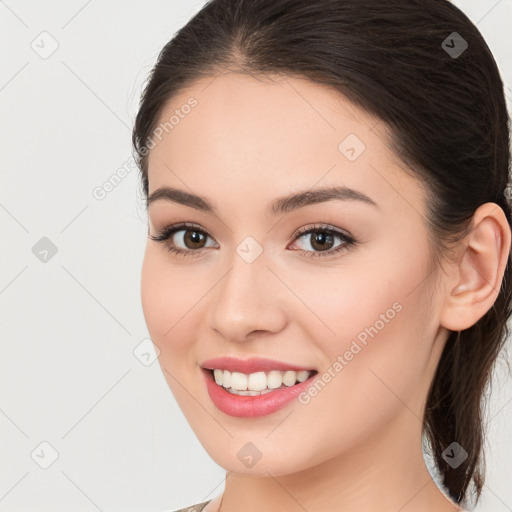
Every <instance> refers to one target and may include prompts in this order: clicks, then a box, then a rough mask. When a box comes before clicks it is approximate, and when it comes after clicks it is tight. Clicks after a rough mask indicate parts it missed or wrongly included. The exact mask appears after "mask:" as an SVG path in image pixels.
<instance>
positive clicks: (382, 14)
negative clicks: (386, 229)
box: [132, 0, 512, 503]
mask: <svg viewBox="0 0 512 512" xmlns="http://www.w3.org/2000/svg"><path fill="white" fill-rule="evenodd" d="M454 32H455V33H457V34H454ZM450 38H451V39H450ZM465 44H467V48H465V50H464V51H462V53H460V52H459V53H460V54H457V53H458V52H455V51H452V50H451V49H453V48H455V49H459V50H460V49H464V45H465ZM227 67H229V68H230V69H231V70H233V71H238V72H244V73H248V74H252V75H255V74H259V75H261V76H263V75H265V74H275V73H278V74H283V75H288V76H299V77H303V78H306V79H309V80H311V81H313V82H316V83H319V84H325V85H328V86H331V87H332V88H333V89H334V90H337V91H339V92H341V93H342V94H344V95H345V96H346V97H348V98H349V99H350V100H351V101H352V102H354V103H355V104H356V105H357V106H359V107H361V108H363V109H365V110H366V111H368V112H369V113H371V114H373V115H375V116H377V117H378V118H380V119H381V120H382V121H384V122H385V123H386V126H388V127H389V128H390V133H391V135H392V137H391V140H390V141H389V143H390V145H391V147H392V149H393V150H394V151H395V152H396V154H397V155H398V156H399V157H400V158H401V159H402V161H403V162H404V163H405V164H406V166H407V167H409V168H410V169H411V170H412V171H413V172H414V175H415V176H416V177H417V178H418V179H420V180H421V181H422V182H423V183H425V184H426V190H427V199H428V202H427V211H428V218H427V219H426V220H427V224H428V227H429V231H428V232H429V235H430V237H431V240H432V242H433V243H432V247H433V251H434V253H435V254H437V255H442V254H444V253H445V251H446V250H447V249H448V248H449V247H450V245H451V244H452V243H456V242H457V241H459V240H460V239H461V238H462V237H463V236H465V234H467V233H468V230H469V229H470V228H471V221H472V216H473V214H474V212H475V210H476V209H477V208H478V207H479V206H480V205H482V204H484V203H486V202H494V203H496V204H497V205H498V206H499V207H501V208H502V209H503V211H504V212H505V215H506V218H507V220H508V223H509V225H511V216H510V207H509V203H508V201H507V197H506V196H505V189H506V186H507V183H508V178H509V164H510V149H509V123H508V113H507V108H506V104H505V98H504V92H503V83H502V80H501V77H500V74H499V71H498V68H497V65H496V62H495V60H494V58H493V56H492V54H491V51H490V50H489V48H488V46H487V44H486V43H485V41H484V39H483V38H482V36H481V34H480V32H479V31H478V29H477V28H476V26H475V25H474V24H473V23H472V22H471V21H470V20H469V19H468V18H467V17H466V16H465V15H464V14H463V13H462V12H461V11H460V10H459V9H458V8H456V7H455V6H453V5H452V4H451V3H449V2H448V1H447V0H387V1H386V2H383V1H381V0H316V1H311V0H212V1H210V2H208V3H206V5H205V6H204V7H203V8H202V9H201V10H200V11H199V12H198V13H197V14H196V15H194V16H193V18H192V19H191V20H190V21H189V22H188V23H187V24H186V25H185V26H184V27H183V28H181V29H180V30H179V31H178V32H177V33H176V34H175V35H174V37H173V38H172V39H171V40H170V41H169V42H168V43H167V44H166V45H165V46H164V48H163V49H162V51H161V53H160V55H159V57H158V61H157V63H156V65H155V66H154V68H153V69H152V71H151V73H150V75H149V77H148V81H147V83H146V84H145V87H144V91H143V94H142V99H141V104H140V109H139V111H138V114H137V117H136V120H135V125H134V129H133V136H132V141H133V147H134V150H135V158H136V160H137V163H138V165H139V168H140V170H141V174H140V176H141V180H142V188H143V191H144V194H145V196H146V199H147V194H148V169H147V155H148V146H149V143H150V142H151V141H152V133H153V131H154V130H155V127H156V126H157V123H158V122H159V117H160V115H161V113H162V110H163V108H164V106H165V104H166V103H167V102H168V101H169V100H170V99H171V98H173V97H174V96H175V95H176V94H177V93H178V92H181V91H182V90H183V89H185V88H186V87H187V86H189V85H191V84H192V82H194V81H195V80H196V79H198V78H201V77H207V76H212V77H213V76H214V75H215V74H217V73H219V72H221V71H223V70H224V69H225V68H227ZM511 295H512V288H511V264H510V255H509V259H508V262H507V266H506V270H505V275H504V278H503V280H502V283H501V288H500V291H499V296H498V298H497V300H496V302H495V304H494V305H493V307H492V308H491V309H490V310H489V311H488V312H487V313H486V314H485V315H484V316H483V317H482V318H481V319H480V320H479V321H478V322H477V323H476V324H475V325H473V326H472V327H470V328H468V329H466V330H464V331H461V332H453V331H450V334H449V338H448V340H447V343H446V346H445V348H444V351H443V354H442V356H441V359H440V362H439V365H438V368H437V372H436V374H435V377H434V379H433V382H432V384H431V388H430V391H429V396H428V400H427V405H426V410H425V415H424V434H425V435H426V438H427V439H428V442H429V447H430V448H429V449H430V450H431V451H432V457H433V459H434V462H435V464H436V466H437V469H438V471H439V473H440V475H441V479H442V483H443V485H444V487H445V488H446V490H447V491H448V493H449V495H450V496H451V497H452V499H454V500H455V501H456V502H457V503H465V502H466V500H467V498H468V491H469V487H470V484H471V483H472V484H473V490H474V494H475V495H476V500H475V501H478V499H479V497H480V494H481V490H482V487H483V483H484V474H485V465H484V456H483V448H484V446H483V440H484V428H483V408H482V404H483V402H484V401H483V397H484V391H485V388H486V386H487V385H488V384H489V382H490V377H491V375H492V369H493V367H494V363H495V361H496V359H497V357H498V355H499V352H500V351H501V348H502V347H503V345H504V342H505V340H506V337H507V336H508V329H507V325H506V320H507V318H508V317H509V316H510V314H511V312H512V310H511ZM454 441H455V442H457V443H458V444H459V445H461V446H462V448H464V450H465V451H466V452H467V453H468V457H467V459H466V460H465V461H464V462H463V463H462V464H461V465H460V466H458V467H457V468H452V467H451V466H450V465H449V464H448V463H447V462H446V461H445V459H444V458H443V456H442V453H443V451H444V450H445V449H446V448H447V447H448V446H449V445H450V444H451V443H452V442H454Z"/></svg>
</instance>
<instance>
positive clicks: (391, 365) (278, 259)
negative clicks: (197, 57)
mask: <svg viewBox="0 0 512 512" xmlns="http://www.w3.org/2000/svg"><path fill="white" fill-rule="evenodd" d="M191 105H193V106H191ZM172 116H174V117H173V118H172V121H171V124H172V128H171V124H167V127H166V130H167V132H168V133H166V131H165V130H162V129H160V131H158V132H157V133H158V134H161V133H163V135H164V136H163V137H161V141H160V140H159V139H158V137H153V140H154V142H156V146H154V147H153V148H152V149H151V151H150V156H149V194H150V198H153V199H152V200H150V202H149V207H148V213H149V234H150V235H151V236H155V237H158V236H159V235H160V234H162V233H163V232H164V231H165V230H166V228H168V227H169V226H173V225H177V224H179V223H183V222H185V223H190V224H192V225H193V226H192V227H186V228H183V227H178V228H177V229H176V232H175V233H174V234H171V235H170V237H169V238H168V239H167V240H166V241H163V242H162V241H160V242H159V241H155V240H152V239H150V238H148V242H147V246H146V252H145V257H144V263H143V269H142V305H143V310H144V315H145V319H146V322H147V326H148V330H149V333H150V335H151V338H152V340H153V342H154V343H155V345H156V346H157V347H158V349H159V350H160V357H159V361H160V365H161V367H162V370H163V372H164V376H165V378H166V379H167V382H168V384H169V386H170V388H171V390H172V392H173V394H174V396H175V397H176V400H177V402H178V404H179V405H180V407H181V409H182V410H183V413H184V414H185V416H186V418H187V420H188V421H189V423H190V425H191V427H192V428H193V430H194V431H195V433H196V435H197V436H198V438H199V440H200V442H201V443H202V444H203V446H204V447H205V449H206V450H207V451H208V453H209V454H210V455H211V456H212V458H213V459H214V460H215V461H216V462H217V463H218V464H219V465H221V466H223V467H224V468H226V469H228V470H231V471H235V472H239V473H250V474H255V475H267V474H268V473H270V474H272V475H284V474H287V473H293V472H297V471H300V470H303V469H307V468H309V467H312V466H315V465H317V464H319V463H322V462H325V461H327V460H329V459H333V458H335V457H337V456H345V457H349V456H351V455H356V454H357V460H358V461H361V460H365V458H367V460H371V459H373V458H375V457H379V456H380V454H382V453H383V452H384V451H387V452H389V453H391V454H396V450H397V447H400V446H407V445H408V444H411V443H416V442H419V440H420V433H421V418H422V414H423V408H424V405H425V400H426V396H427V392H428V387H429V385H430V382H431V380H432V377H433V373H434V371H435V367H436V365H437V362H438V359H439V356H440V353H441V349H442V345H443V343H444V341H445V334H446V331H445V330H444V329H439V311H440V306H441V299H442V297H441V293H440V292H439V291H438V290H439V289H440V288H439V287H437V286H435V283H434V281H435V277H436V272H432V271H431V266H430V259H429V245H428V239H427V231H426V220H425V216H426V215H425V203H424V199H425V191H424V189H423V188H422V187H421V185H420V182H419V181H417V180H416V179H414V178H412V177H411V176H410V175H408V174H406V172H405V171H404V170H403V164H401V163H400V162H399V161H398V160H397V158H396V157H395V156H394V155H393V153H392V152H391V150H390V149H389V148H388V147H387V146H386V143H385V139H384V134H385V130H384V127H383V125H382V123H380V122H377V120H376V119H375V118H373V117H371V116H369V115H368V114H366V113H365V112H364V111H362V110H360V109H359V108H357V107H355V106H354V105H353V104H352V103H350V102H349V101H348V100H347V99H346V98H345V97H344V96H342V95H340V94H338V93H336V92H335V91H333V90H330V89H328V88H326V87H323V86H320V85H317V84H313V83H311V82H308V81H305V80H301V79H298V78H287V79H286V80H284V79H282V78H279V77H273V80H265V81H263V80H257V79H255V78H254V77H251V76H247V75H242V74H234V73H231V74H226V75H222V76H218V77H216V78H215V79H213V77H210V78H208V79H203V80H200V81H198V82H196V83H195V84H194V85H193V86H191V87H188V88H187V89H186V90H185V91H184V92H182V93H181V94H180V95H179V96H176V97H174V98H173V99H172V101H171V102H170V103H169V104H168V105H166V108H165V110H164V112H163V114H162V116H161V119H160V121H161V122H162V123H165V122H167V121H169V119H170V118H171V117H172ZM160 136H161V135H160ZM166 187H167V188H169V189H171V188H172V189H178V190H180V191H182V195H181V196H178V195H176V194H175V195H172V194H170V193H169V191H167V192H168V193H165V192H162V191H161V192H159V193H158V195H156V191H158V190H160V189H165V188H166ZM332 187H339V189H338V191H337V192H336V193H334V194H333V193H325V194H324V195H323V196H322V195H317V194H318V193H319V192H320V191H321V190H324V189H330V188H332ZM350 189H351V190H352V191H350ZM354 191H355V192H354ZM303 193H306V195H304V196H301V198H300V199H298V200H295V201H293V200H291V201H286V202H282V201H280V200H281V199H282V198H286V197H288V196H290V195H294V194H303ZM189 195H190V196H200V197H201V198H202V199H203V200H204V201H205V202H206V203H207V204H208V205H210V206H211V208H212V210H213V211H208V210H207V209H206V208H204V204H203V203H201V204H202V206H203V208H199V207H198V205H199V200H197V199H194V200H193V201H192V200H191V197H190V196H189ZM335 196H336V197H335ZM180 197H181V200H180ZM173 198H174V199H173ZM184 198H188V199H187V200H186V201H184V200H183V199H184ZM185 202H186V203H187V204H183V203H185ZM194 204H195V205H196V207H194V206H193V205H194ZM276 205H280V206H281V208H278V207H276ZM326 229H328V231H326ZM299 230H301V232H299ZM308 230H311V231H310V232H309V233H305V231H308ZM329 230H330V231H329ZM350 241H352V242H350ZM173 247H174V248H178V249H180V250H181V251H185V252H184V253H181V254H176V253H174V252H171V251H169V248H173ZM220 357H230V358H234V359H238V360H242V362H244V361H247V360H249V359H253V358H264V359H268V360H271V361H273V362H279V363H281V366H280V367H277V368H278V369H280V370H282V372H281V371H280V370H279V371H280V373H276V372H277V371H278V370H276V366H272V364H270V363H268V362H267V363H263V364H257V363H256V364H254V365H253V366H243V365H241V366H236V365H235V364H234V363H233V361H224V362H223V363H222V362H214V363H210V362H209V360H211V359H213V358H220ZM205 368H208V369H205ZM212 368H217V369H219V370H225V369H227V370H228V371H226V372H217V374H219V373H222V375H223V378H224V377H225V378H226V379H229V378H230V376H231V378H232V381H233V383H235V382H236V385H237V386H238V385H239V384H240V386H239V387H244V383H245V380H248V382H249V384H250V386H251V387H253V388H258V386H268V385H270V386H278V385H279V380H278V376H285V370H286V369H287V368H288V369H289V368H303V369H306V370H311V371H315V372H316V373H314V374H313V375H312V376H311V377H310V378H309V379H308V380H306V381H305V382H303V383H302V384H299V385H297V386H296V387H295V386H288V385H287V384H286V383H285V384H284V385H283V386H284V387H283V388H281V389H278V390H274V391H270V392H264V393H263V394H262V395H261V396H254V397H252V396H240V395H237V394H232V393H230V392H228V391H226V390H225V388H224V386H219V385H218V384H216V383H214V381H213V379H212V376H211V373H212V372H211V371H210V370H209V369H212ZM230 368H231V370H233V372H235V371H236V373H243V374H257V375H256V376H250V377H249V379H245V378H244V376H240V375H236V376H235V377H233V376H232V375H231V372H229V369H230ZM272 368H274V372H273V374H272V376H271V378H268V380H267V377H268V375H269V372H270V371H271V370H272ZM244 370H245V371H244ZM265 370H266V371H265ZM261 371H265V373H264V374H263V375H262V374H261ZM301 375H302V376H303V375H309V374H298V375H296V374H293V373H288V374H287V376H285V381H286V380H287V379H288V378H289V379H291V380H290V382H289V384H291V383H292V381H294V378H295V377H297V378H299V377H300V376H301ZM274 378H277V380H276V381H274ZM224 382H225V383H226V381H224ZM227 384H228V385H229V383H227ZM260 389H261V388H260ZM394 456H396V455H394ZM354 460H355V459H354ZM267 472H268V473H267Z"/></svg>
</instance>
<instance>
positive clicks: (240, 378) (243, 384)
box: [222, 370, 257, 391]
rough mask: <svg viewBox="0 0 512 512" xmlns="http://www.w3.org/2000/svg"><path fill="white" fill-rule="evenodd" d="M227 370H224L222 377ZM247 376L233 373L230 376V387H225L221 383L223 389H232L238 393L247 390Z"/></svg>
mask: <svg viewBox="0 0 512 512" xmlns="http://www.w3.org/2000/svg"><path fill="white" fill-rule="evenodd" d="M226 372H227V370H224V375H226ZM247 380H248V379H247V375H246V374H245V373H240V372H233V373H232V374H231V386H226V384H225V383H224V382H223V383H222V385H223V386H224V387H225V388H229V387H231V388H233V389H236V390H238V391H245V390H246V389H247ZM251 391H257V390H256V389H253V390H251Z"/></svg>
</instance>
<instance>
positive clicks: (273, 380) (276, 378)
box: [267, 370, 283, 389]
mask: <svg viewBox="0 0 512 512" xmlns="http://www.w3.org/2000/svg"><path fill="white" fill-rule="evenodd" d="M282 384H283V374H282V373H281V372H280V371H279V370H272V371H271V372H269V373H268V377H267V387H268V388H270V389H277V388H280V387H281V386H282Z"/></svg>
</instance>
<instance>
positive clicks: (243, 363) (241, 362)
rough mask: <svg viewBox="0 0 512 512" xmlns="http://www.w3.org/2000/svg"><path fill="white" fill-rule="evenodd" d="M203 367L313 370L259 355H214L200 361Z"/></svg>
mask: <svg viewBox="0 0 512 512" xmlns="http://www.w3.org/2000/svg"><path fill="white" fill-rule="evenodd" d="M201 366H202V367H203V368H206V369H207V370H215V369H218V370H229V371H230V372H240V373H256V372H269V371H271V370H282V371H286V370H294V371H301V370H308V371H315V370H313V369H312V368H307V367H305V366H299V365H296V364H291V363H285V362H283V361H276V360H274V359H265V358H261V357H252V358H250V359H237V358H236V357H215V358H213V359H207V360H206V361H203V362H202V363H201Z"/></svg>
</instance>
